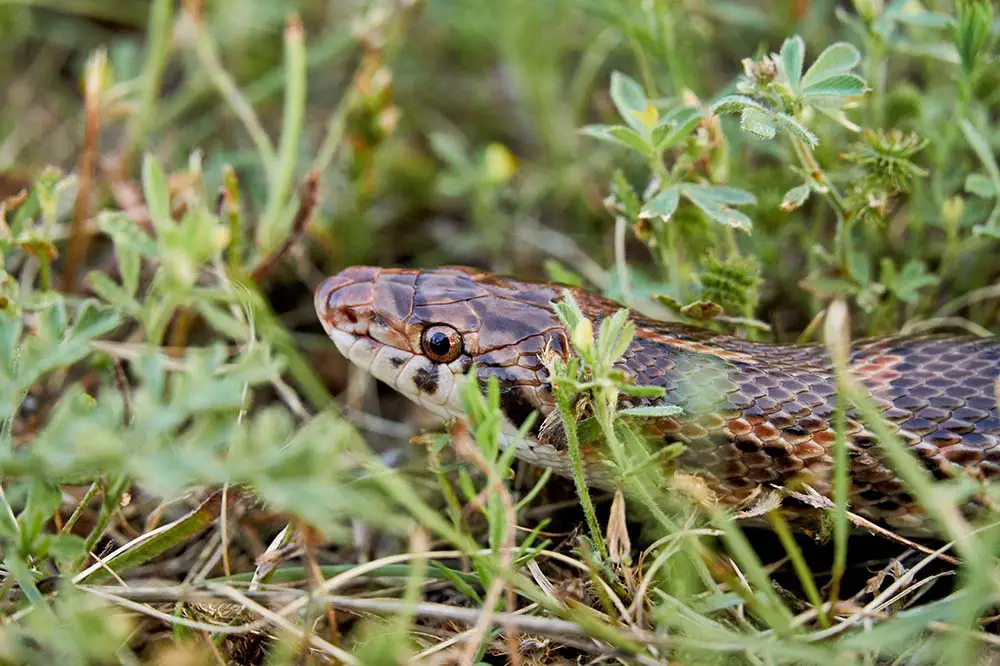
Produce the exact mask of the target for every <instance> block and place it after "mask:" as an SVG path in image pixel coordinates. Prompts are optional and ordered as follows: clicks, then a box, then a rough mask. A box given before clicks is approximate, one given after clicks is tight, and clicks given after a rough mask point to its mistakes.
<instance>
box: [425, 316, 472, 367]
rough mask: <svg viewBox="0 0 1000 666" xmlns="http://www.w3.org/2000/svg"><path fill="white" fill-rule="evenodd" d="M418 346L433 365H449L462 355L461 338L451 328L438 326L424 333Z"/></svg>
mask: <svg viewBox="0 0 1000 666" xmlns="http://www.w3.org/2000/svg"><path fill="white" fill-rule="evenodd" d="M420 345H421V346H422V347H423V349H424V354H426V355H427V357H428V358H429V359H430V360H432V361H434V362H435V363H451V362H452V361H454V360H455V359H456V358H458V355H459V354H461V353H462V336H461V335H460V334H459V332H458V331H456V330H455V329H453V328H452V327H451V326H445V325H443V324H438V325H436V326H431V327H429V328H428V329H427V330H425V331H424V334H423V336H422V337H421V338H420Z"/></svg>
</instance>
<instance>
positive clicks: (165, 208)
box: [142, 153, 173, 231]
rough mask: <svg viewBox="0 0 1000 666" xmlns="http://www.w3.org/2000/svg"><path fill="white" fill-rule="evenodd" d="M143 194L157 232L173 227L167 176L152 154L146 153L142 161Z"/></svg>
mask: <svg viewBox="0 0 1000 666" xmlns="http://www.w3.org/2000/svg"><path fill="white" fill-rule="evenodd" d="M142 193H143V196H145V198H146V208H147V209H148V210H149V219H150V220H152V222H153V225H154V226H155V227H156V228H157V230H158V231H159V230H162V229H164V228H166V227H169V226H172V225H173V218H172V217H171V215H170V189H169V188H168V187H167V176H166V174H164V173H163V168H162V167H160V163H159V162H158V161H157V159H156V158H155V157H153V155H152V154H151V153H146V155H145V156H144V157H143V160H142Z"/></svg>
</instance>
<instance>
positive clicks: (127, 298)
mask: <svg viewBox="0 0 1000 666" xmlns="http://www.w3.org/2000/svg"><path fill="white" fill-rule="evenodd" d="M87 283H88V284H89V285H90V288H91V289H93V290H94V293H95V294H97V295H98V297H100V298H101V299H103V300H105V301H107V302H108V304H110V305H112V306H114V307H116V308H119V309H121V310H124V311H125V312H127V313H128V314H130V315H137V314H139V313H140V312H141V309H140V307H139V304H138V303H136V302H135V300H134V299H133V298H132V295H131V294H130V293H128V291H127V290H126V289H124V288H123V287H122V286H121V285H119V284H118V283H117V282H115V281H114V280H112V279H111V278H110V277H108V276H107V275H106V274H105V273H102V272H100V271H91V272H90V273H88V274H87Z"/></svg>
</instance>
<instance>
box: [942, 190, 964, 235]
mask: <svg viewBox="0 0 1000 666" xmlns="http://www.w3.org/2000/svg"><path fill="white" fill-rule="evenodd" d="M964 212H965V199H963V198H962V197H951V198H950V199H948V200H947V201H945V202H944V203H943V204H941V217H943V218H944V222H945V226H946V227H948V228H955V227H957V226H958V223H959V221H961V219H962V213H964Z"/></svg>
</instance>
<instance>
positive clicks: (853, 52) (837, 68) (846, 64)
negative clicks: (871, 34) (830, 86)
mask: <svg viewBox="0 0 1000 666" xmlns="http://www.w3.org/2000/svg"><path fill="white" fill-rule="evenodd" d="M859 62H861V51H859V50H858V49H857V47H855V46H854V45H853V44H848V43H847V42H837V43H836V44H831V45H830V46H828V47H827V48H826V49H825V50H824V51H823V52H822V53H820V54H819V57H818V58H816V62H814V63H813V64H812V66H811V67H810V68H809V71H807V72H806V73H805V76H803V77H802V88H803V90H805V89H807V88H809V87H810V86H811V85H813V84H814V83H816V82H818V81H823V80H824V79H829V78H831V77H833V76H837V75H838V74H847V73H848V72H850V71H851V70H852V69H854V68H855V67H856V66H857V64H858V63H859Z"/></svg>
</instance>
